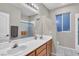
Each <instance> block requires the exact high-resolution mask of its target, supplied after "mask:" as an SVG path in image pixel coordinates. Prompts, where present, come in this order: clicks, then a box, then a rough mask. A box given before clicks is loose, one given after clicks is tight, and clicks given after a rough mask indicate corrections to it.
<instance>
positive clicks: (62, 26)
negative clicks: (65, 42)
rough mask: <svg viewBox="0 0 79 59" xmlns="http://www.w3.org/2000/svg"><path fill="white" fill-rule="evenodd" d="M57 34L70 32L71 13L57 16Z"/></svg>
mask: <svg viewBox="0 0 79 59" xmlns="http://www.w3.org/2000/svg"><path fill="white" fill-rule="evenodd" d="M56 26H57V32H64V31H70V13H63V14H59V15H56Z"/></svg>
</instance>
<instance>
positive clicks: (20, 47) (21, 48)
mask: <svg viewBox="0 0 79 59" xmlns="http://www.w3.org/2000/svg"><path fill="white" fill-rule="evenodd" d="M25 49H26V46H25V45H22V46H19V47H16V48H12V49H10V50H8V51H7V54H9V55H13V54H16V53H19V52H21V51H23V50H25Z"/></svg>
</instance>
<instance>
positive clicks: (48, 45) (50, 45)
mask: <svg viewBox="0 0 79 59" xmlns="http://www.w3.org/2000/svg"><path fill="white" fill-rule="evenodd" d="M51 53H52V40H50V41H48V42H47V56H50V55H51Z"/></svg>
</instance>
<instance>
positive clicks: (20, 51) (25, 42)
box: [0, 35, 52, 56]
mask: <svg viewBox="0 0 79 59" xmlns="http://www.w3.org/2000/svg"><path fill="white" fill-rule="evenodd" d="M50 39H52V37H51V36H46V35H43V38H42V39H40V38H39V37H38V38H37V39H36V40H35V38H34V37H29V38H21V39H17V41H18V42H17V44H18V47H16V48H11V43H10V44H9V47H7V48H5V49H3V52H2V53H0V55H2V56H25V55H27V54H28V53H30V52H32V51H33V50H35V49H36V48H38V47H40V46H41V45H43V44H45V43H46V42H47V41H49V40H50ZM0 51H2V50H1V49H0Z"/></svg>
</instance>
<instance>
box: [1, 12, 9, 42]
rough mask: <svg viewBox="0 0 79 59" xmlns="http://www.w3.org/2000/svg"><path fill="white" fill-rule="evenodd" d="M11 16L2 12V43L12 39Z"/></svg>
mask: <svg viewBox="0 0 79 59" xmlns="http://www.w3.org/2000/svg"><path fill="white" fill-rule="evenodd" d="M9 31H10V30H9V14H7V13H3V12H0V41H1V40H8V39H9V38H10V36H9V35H10V32H9Z"/></svg>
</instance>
